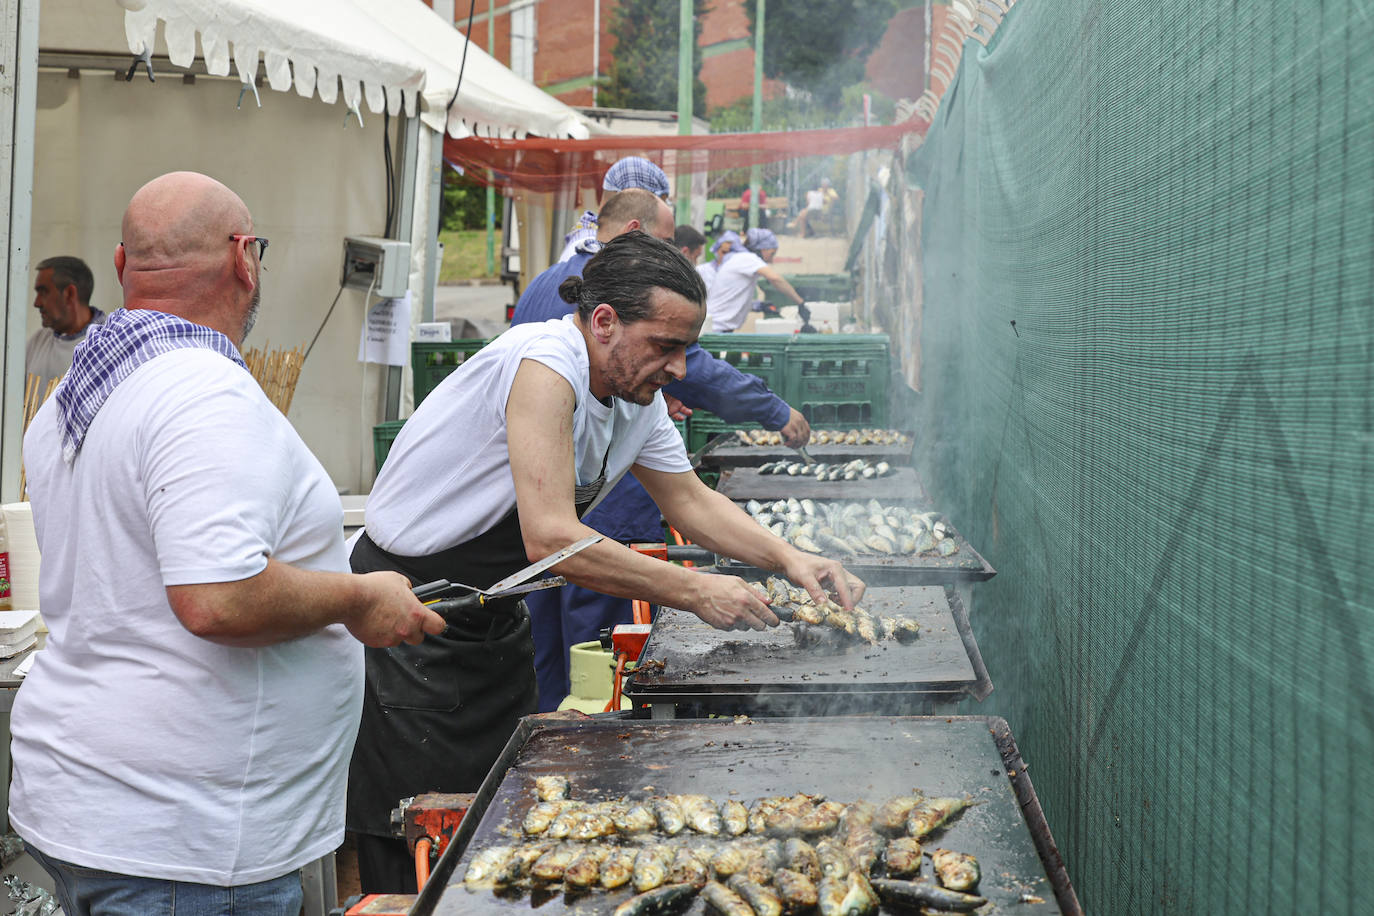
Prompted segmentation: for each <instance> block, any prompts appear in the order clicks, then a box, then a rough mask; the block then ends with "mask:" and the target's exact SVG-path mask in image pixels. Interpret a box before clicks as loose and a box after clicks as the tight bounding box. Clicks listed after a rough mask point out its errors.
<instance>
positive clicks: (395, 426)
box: [372, 420, 406, 471]
mask: <svg viewBox="0 0 1374 916" xmlns="http://www.w3.org/2000/svg"><path fill="white" fill-rule="evenodd" d="M405 422H406V421H405V420H387V421H386V422H385V423H378V424H377V425H376V426H374V427H372V457H373V459H374V460H375V461H376V465H377V468H376V469H377V470H378V471H381V469H382V463H383V462H384V461H386V456H387V454H388V453H389V452H390V451H391V443H393V442H395V441H396V434H397V433H399V432H400V431H401V427H402V426H404V425H405Z"/></svg>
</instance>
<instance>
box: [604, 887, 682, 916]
mask: <svg viewBox="0 0 1374 916" xmlns="http://www.w3.org/2000/svg"><path fill="white" fill-rule="evenodd" d="M696 893H697V889H696V888H695V887H693V886H692V885H690V884H669V885H665V886H664V887H659V888H655V889H653V890H649V891H646V892H644V893H641V894H639V895H638V896H635V897H631V898H630V899H629V900H626V901H625V902H624V903H622V904H621V905H620V906H618V907H616V908H615V914H614V916H657V914H659V913H669V912H672V911H673V910H675V909H677V908H679V907H680V906H682V905H683V904H684V903H686V902H687V901H689V900H691V899H692V898H693V897H695V896H696Z"/></svg>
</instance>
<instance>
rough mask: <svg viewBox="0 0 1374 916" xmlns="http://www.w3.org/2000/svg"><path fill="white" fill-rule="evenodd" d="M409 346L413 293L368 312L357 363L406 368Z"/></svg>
mask: <svg viewBox="0 0 1374 916" xmlns="http://www.w3.org/2000/svg"><path fill="white" fill-rule="evenodd" d="M408 343H410V290H406V294H405V295H404V296H402V297H401V298H399V299H383V300H382V301H381V302H378V303H377V304H376V305H374V306H372V308H370V309H368V311H367V320H366V321H364V322H363V333H362V338H361V339H360V340H359V341H358V362H360V363H383V364H385V365H388V366H404V365H405V363H406V345H407V344H408Z"/></svg>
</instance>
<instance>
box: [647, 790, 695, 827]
mask: <svg viewBox="0 0 1374 916" xmlns="http://www.w3.org/2000/svg"><path fill="white" fill-rule="evenodd" d="M650 806H651V807H652V808H653V811H654V817H656V818H658V829H659V830H662V831H663V832H664V833H666V834H667V835H668V836H677V835H678V834H679V833H681V832H682V829H683V828H684V827H686V826H687V818H686V816H685V815H683V813H682V808H680V807H679V806H678V804H677V802H676V801H674V800H673V799H671V798H655V799H654V800H653V801H652V802H651V803H650Z"/></svg>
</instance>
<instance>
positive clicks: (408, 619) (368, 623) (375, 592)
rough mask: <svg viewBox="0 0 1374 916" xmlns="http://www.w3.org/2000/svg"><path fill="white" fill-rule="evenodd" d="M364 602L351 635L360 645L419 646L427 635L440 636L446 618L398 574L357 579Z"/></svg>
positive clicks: (350, 626)
mask: <svg viewBox="0 0 1374 916" xmlns="http://www.w3.org/2000/svg"><path fill="white" fill-rule="evenodd" d="M358 578H359V580H360V581H359V582H358V585H359V586H360V588H361V590H362V593H363V599H364V600H363V601H362V603H361V604H360V605H359V607H358V612H357V614H356V615H355V616H354V618H353V619H352V620H349V621H347V626H348V632H350V633H352V634H353V636H354V638H356V639H357V640H358V642H360V643H362V644H363V645H365V646H371V647H372V648H374V649H386V648H389V647H391V646H398V645H400V644H401V643H403V642H408V643H412V644H414V643H419V642H420V641H422V640H423V639H424V638H425V634H426V633H436V634H437V633H440V632H442V631H443V629H444V626H445V624H444V618H442V617H440V616H439V615H438V614H436V613H434V612H433V611H431V610H430V609H429V608H427V607H425V606H424V605H423V604H421V603H420V601H419V599H418V598H416V597H415V593H414V592H413V591H411V590H410V580H409V579H407V578H406V577H405V576H403V575H401V574H400V573H398V572H371V573H367V574H365V575H361V576H359V577H358Z"/></svg>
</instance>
